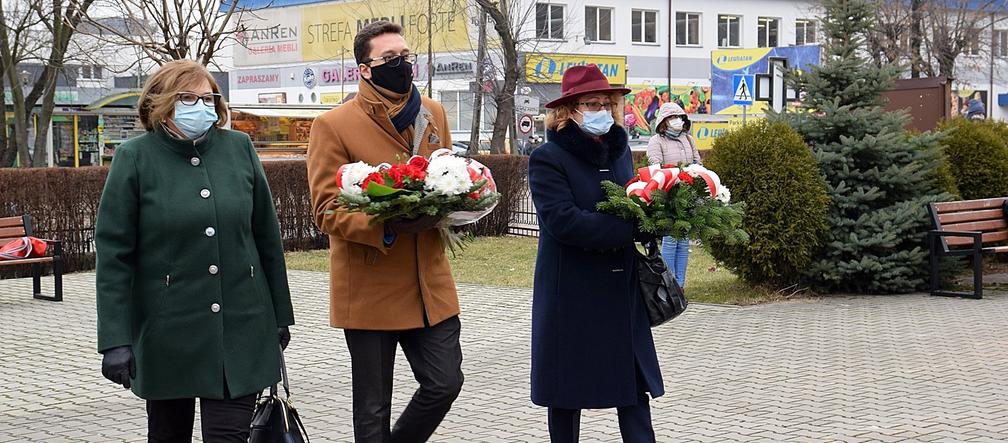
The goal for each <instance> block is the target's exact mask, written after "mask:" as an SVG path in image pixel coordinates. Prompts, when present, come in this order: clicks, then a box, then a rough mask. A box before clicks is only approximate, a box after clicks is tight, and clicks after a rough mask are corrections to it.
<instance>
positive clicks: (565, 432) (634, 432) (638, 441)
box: [549, 392, 655, 443]
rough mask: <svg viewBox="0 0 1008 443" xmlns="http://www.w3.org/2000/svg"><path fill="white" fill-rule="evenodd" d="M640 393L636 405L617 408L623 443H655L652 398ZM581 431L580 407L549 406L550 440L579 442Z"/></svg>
mask: <svg viewBox="0 0 1008 443" xmlns="http://www.w3.org/2000/svg"><path fill="white" fill-rule="evenodd" d="M639 395H640V397H639V398H638V399H637V404H636V405H633V406H624V407H622V408H616V415H617V416H618V417H619V430H620V436H622V437H623V443H655V434H654V428H653V427H652V426H651V406H650V405H649V401H650V399H649V398H648V394H647V393H644V392H642V393H640V394H639ZM580 431H581V410H580V409H561V408H549V433H550V442H552V443H577V441H578V434H579V433H580Z"/></svg>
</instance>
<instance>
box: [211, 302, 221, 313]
mask: <svg viewBox="0 0 1008 443" xmlns="http://www.w3.org/2000/svg"><path fill="white" fill-rule="evenodd" d="M210 312H213V313H214V314H216V313H218V312H220V304H218V303H214V304H212V305H210Z"/></svg>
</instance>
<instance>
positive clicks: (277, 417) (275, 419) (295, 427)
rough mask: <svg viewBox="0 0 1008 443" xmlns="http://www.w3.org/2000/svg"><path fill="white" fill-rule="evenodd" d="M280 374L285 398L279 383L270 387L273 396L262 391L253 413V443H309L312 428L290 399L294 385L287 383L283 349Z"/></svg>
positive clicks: (250, 440) (250, 442) (251, 442)
mask: <svg viewBox="0 0 1008 443" xmlns="http://www.w3.org/2000/svg"><path fill="white" fill-rule="evenodd" d="M280 374H281V379H282V380H283V389H284V394H285V398H280V395H278V393H277V387H276V385H273V386H270V388H269V396H268V397H265V398H263V397H262V393H261V392H260V393H259V398H257V399H256V409H255V412H254V413H253V414H252V431H251V434H250V435H249V443H306V442H308V431H306V430H305V427H304V424H303V423H301V416H299V415H298V413H297V410H296V409H294V404H293V403H291V400H290V386H289V384H288V382H287V365H286V364H285V363H284V358H283V349H281V350H280Z"/></svg>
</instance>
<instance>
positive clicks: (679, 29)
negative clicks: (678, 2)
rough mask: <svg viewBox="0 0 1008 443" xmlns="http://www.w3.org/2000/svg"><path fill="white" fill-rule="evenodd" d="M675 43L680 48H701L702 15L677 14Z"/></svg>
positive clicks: (695, 13) (691, 13)
mask: <svg viewBox="0 0 1008 443" xmlns="http://www.w3.org/2000/svg"><path fill="white" fill-rule="evenodd" d="M675 28H676V29H675V43H676V44H677V45H679V46H700V14H699V13H697V12H677V13H676V14H675Z"/></svg>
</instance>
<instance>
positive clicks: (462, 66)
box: [434, 62, 476, 75]
mask: <svg viewBox="0 0 1008 443" xmlns="http://www.w3.org/2000/svg"><path fill="white" fill-rule="evenodd" d="M474 72H476V70H475V69H473V63H471V62H448V63H438V62H434V75H448V74H472V73H474Z"/></svg>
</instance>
